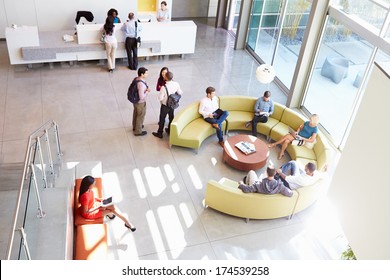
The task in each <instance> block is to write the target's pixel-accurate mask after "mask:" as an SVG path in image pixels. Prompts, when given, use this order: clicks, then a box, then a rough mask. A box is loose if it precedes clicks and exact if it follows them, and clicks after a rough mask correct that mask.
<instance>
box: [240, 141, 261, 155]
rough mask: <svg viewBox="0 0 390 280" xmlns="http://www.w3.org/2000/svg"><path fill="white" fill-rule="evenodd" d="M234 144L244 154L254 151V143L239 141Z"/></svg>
mask: <svg viewBox="0 0 390 280" xmlns="http://www.w3.org/2000/svg"><path fill="white" fill-rule="evenodd" d="M235 146H236V147H237V148H238V149H239V150H240V151H241V152H243V153H244V154H246V155H249V154H253V153H254V152H256V148H255V145H254V144H252V143H249V142H244V141H240V142H238V143H237V144H236V145H235Z"/></svg>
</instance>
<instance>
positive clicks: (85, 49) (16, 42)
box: [5, 21, 197, 64]
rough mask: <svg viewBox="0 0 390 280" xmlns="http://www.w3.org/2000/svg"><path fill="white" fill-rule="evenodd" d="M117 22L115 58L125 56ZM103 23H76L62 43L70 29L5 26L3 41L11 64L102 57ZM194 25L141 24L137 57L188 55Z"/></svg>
mask: <svg viewBox="0 0 390 280" xmlns="http://www.w3.org/2000/svg"><path fill="white" fill-rule="evenodd" d="M121 25H122V24H117V28H116V36H117V39H118V50H117V53H116V57H117V58H125V57H127V56H126V51H125V48H124V39H125V38H124V34H123V32H122V31H121V30H120V27H121ZM102 26H103V24H86V25H78V26H77V36H74V38H75V40H74V41H73V42H64V41H63V38H62V37H63V35H66V34H68V35H73V34H74V32H75V31H74V30H64V31H52V32H38V28H37V27H36V26H22V27H18V28H16V29H13V28H9V27H7V28H6V31H5V32H6V34H5V35H6V40H7V47H8V54H9V58H10V62H11V64H31V63H42V62H60V61H82V60H94V59H106V53H105V48H104V44H103V43H101V42H100V36H101V33H102V31H101V30H102ZM196 29H197V28H196V24H195V23H194V22H193V21H172V22H165V23H160V22H145V23H142V32H141V33H140V34H139V35H140V37H141V46H140V48H139V50H138V56H140V57H148V56H155V55H173V54H179V55H184V54H189V53H194V52H195V42H196Z"/></svg>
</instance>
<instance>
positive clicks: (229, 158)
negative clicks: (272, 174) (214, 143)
mask: <svg viewBox="0 0 390 280" xmlns="http://www.w3.org/2000/svg"><path fill="white" fill-rule="evenodd" d="M241 141H244V142H249V143H252V144H254V145H255V148H256V152H254V153H252V154H249V155H246V154H244V153H243V152H241V151H240V150H239V149H238V148H237V147H236V146H235V145H236V144H237V143H238V142H241ZM268 155H269V149H268V146H267V144H266V143H264V142H263V141H261V140H260V139H259V138H257V137H255V136H252V135H245V134H238V135H235V136H232V137H229V138H228V139H227V140H226V141H225V146H224V148H223V161H224V162H226V163H227V164H229V165H230V166H232V167H234V168H236V169H239V170H244V171H248V170H251V169H253V170H257V169H260V168H262V167H263V166H264V165H265V164H266V162H267V159H268Z"/></svg>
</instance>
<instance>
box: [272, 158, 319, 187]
mask: <svg viewBox="0 0 390 280" xmlns="http://www.w3.org/2000/svg"><path fill="white" fill-rule="evenodd" d="M316 168H317V167H316V165H315V164H314V163H312V162H309V163H308V164H306V165H305V167H304V168H302V167H301V166H300V165H299V164H298V162H296V161H295V160H290V161H289V162H287V163H285V164H283V165H282V167H281V168H280V169H278V170H276V173H277V174H276V175H275V178H276V179H279V178H280V179H281V180H282V181H283V183H284V185H285V186H286V187H288V188H290V189H292V190H295V189H298V188H301V187H307V186H310V185H313V184H315V183H316V182H317V181H318V180H319V179H321V178H323V177H324V173H323V172H320V171H318V170H316ZM325 169H326V167H325Z"/></svg>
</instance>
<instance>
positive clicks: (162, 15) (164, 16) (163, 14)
mask: <svg viewBox="0 0 390 280" xmlns="http://www.w3.org/2000/svg"><path fill="white" fill-rule="evenodd" d="M167 5H168V4H167V2H165V1H162V2H161V9H159V10H158V11H157V21H159V22H164V21H171V15H170V13H169V10H168V8H167Z"/></svg>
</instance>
